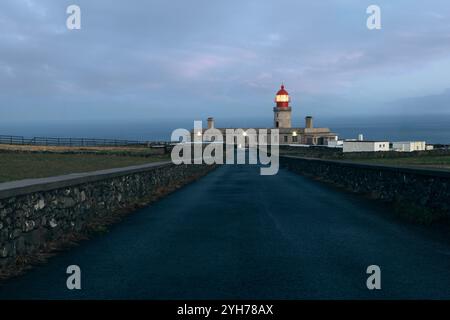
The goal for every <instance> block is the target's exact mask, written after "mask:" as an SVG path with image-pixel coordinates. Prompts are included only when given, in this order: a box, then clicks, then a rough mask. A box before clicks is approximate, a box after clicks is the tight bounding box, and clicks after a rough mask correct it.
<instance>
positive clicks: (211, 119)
mask: <svg viewBox="0 0 450 320" xmlns="http://www.w3.org/2000/svg"><path fill="white" fill-rule="evenodd" d="M212 128H214V118H212V117H209V118H208V129H212Z"/></svg>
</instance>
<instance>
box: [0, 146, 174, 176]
mask: <svg viewBox="0 0 450 320" xmlns="http://www.w3.org/2000/svg"><path fill="white" fill-rule="evenodd" d="M165 160H169V156H168V155H152V156H151V157H148V156H147V157H140V156H117V155H108V154H76V153H73V154H61V153H36V152H28V153H21V152H2V153H0V182H7V181H14V180H22V179H29V178H44V177H51V176H57V175H63V174H69V173H80V172H89V171H96V170H102V169H111V168H120V167H127V166H132V165H139V164H145V163H149V162H156V161H165Z"/></svg>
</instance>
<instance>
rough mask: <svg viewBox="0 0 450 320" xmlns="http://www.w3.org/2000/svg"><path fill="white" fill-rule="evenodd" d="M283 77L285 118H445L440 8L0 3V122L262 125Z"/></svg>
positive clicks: (356, 3)
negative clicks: (75, 11) (372, 24)
mask: <svg viewBox="0 0 450 320" xmlns="http://www.w3.org/2000/svg"><path fill="white" fill-rule="evenodd" d="M71 4H76V5H78V6H79V7H80V8H81V30H68V29H67V27H66V19H67V17H68V14H67V13H66V8H67V7H68V6H69V5H71ZM371 4H376V5H378V6H379V7H380V8H381V23H382V29H381V30H369V29H368V28H367V27H366V20H367V18H368V16H369V15H368V14H367V13H366V8H367V7H368V6H369V5H371ZM282 82H283V83H284V84H285V86H286V89H287V90H288V91H289V93H290V94H291V99H292V108H293V114H294V116H295V117H304V116H305V115H313V116H315V117H322V116H323V117H325V116H341V117H342V116H344V117H345V116H356V115H368V116H373V115H378V114H405V113H406V114H422V113H423V114H428V113H432V114H450V3H449V1H448V0H418V1H410V0H396V1H392V0H370V1H365V0H323V1H302V0H264V1H261V0H176V1H175V0H150V1H148V0H147V1H144V0H128V1H116V0H115V1H110V0H109V1H107V0H70V1H65V0H2V1H1V2H0V123H6V122H15V121H28V122H42V121H60V122H64V121H93V120H98V119H102V120H127V121H132V120H141V121H147V120H148V121H150V120H158V119H165V120H167V119H168V120H170V119H180V118H184V119H186V118H192V119H194V118H195V119H205V118H206V117H208V116H213V117H215V118H216V119H217V118H219V119H220V118H238V117H240V118H249V119H251V118H263V117H264V118H268V119H271V118H272V108H273V106H274V102H273V101H274V95H275V93H276V91H277V90H278V88H279V86H280V84H281V83H282Z"/></svg>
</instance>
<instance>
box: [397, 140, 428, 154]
mask: <svg viewBox="0 0 450 320" xmlns="http://www.w3.org/2000/svg"><path fill="white" fill-rule="evenodd" d="M392 149H393V150H394V151H398V152H413V151H424V150H426V143H425V141H401V142H394V143H393V144H392Z"/></svg>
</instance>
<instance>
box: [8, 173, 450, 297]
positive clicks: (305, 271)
mask: <svg viewBox="0 0 450 320" xmlns="http://www.w3.org/2000/svg"><path fill="white" fill-rule="evenodd" d="M449 239H450V237H449V236H447V233H446V228H439V229H436V228H429V227H421V226H417V225H412V224H408V223H405V222H402V221H400V220H399V219H397V218H395V217H394V215H393V213H392V212H391V211H390V209H389V208H388V207H386V206H384V205H382V204H379V203H378V202H374V201H372V200H368V199H365V198H363V197H361V196H357V195H353V194H348V193H345V192H342V191H339V190H336V189H334V188H333V187H330V186H327V185H325V184H322V183H319V182H316V181H313V180H310V179H307V178H304V177H302V176H299V175H296V174H294V173H291V172H289V171H286V170H280V172H279V173H278V175H275V176H260V175H259V168H258V166H250V165H234V166H222V167H220V168H219V169H217V170H215V171H214V172H212V173H211V174H209V175H208V176H206V177H204V178H202V179H200V180H198V181H196V182H194V183H192V184H190V185H188V186H186V187H184V188H182V189H180V190H178V191H176V192H175V193H173V194H171V195H169V196H167V197H165V198H164V199H161V200H160V201H158V202H156V203H154V204H152V205H151V206H149V207H147V208H144V209H141V210H138V211H137V212H135V213H133V214H132V215H130V216H128V217H127V218H126V219H125V220H124V221H122V222H121V223H118V224H116V225H114V226H112V227H111V228H110V231H109V232H108V233H106V234H103V235H99V236H96V237H95V238H93V239H91V240H89V241H85V242H82V243H81V245H80V246H78V247H76V248H73V249H71V250H69V251H67V252H63V253H61V254H59V255H57V256H55V257H53V258H51V259H50V261H49V262H48V263H47V264H45V265H42V266H38V267H36V268H34V269H33V270H31V271H30V272H28V273H26V274H25V275H23V276H21V277H19V278H16V279H12V280H10V281H8V282H6V283H4V284H3V285H2V286H0V298H2V299H12V298H32V299H84V298H94V299H130V298H134V299H349V298H356V299H360V298H361V299H366V298H376V299H379V298H389V299H400V298H402V299H404V298H406V299H410V298H450V276H449V275H450V240H449ZM69 265H78V266H80V268H81V283H82V289H81V290H73V291H70V290H68V289H67V288H66V279H67V275H66V268H67V266H69ZM369 265H378V266H380V268H381V286H382V289H381V290H375V291H370V290H368V289H367V287H366V279H367V277H368V275H367V274H366V268H367V267H368V266H369Z"/></svg>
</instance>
